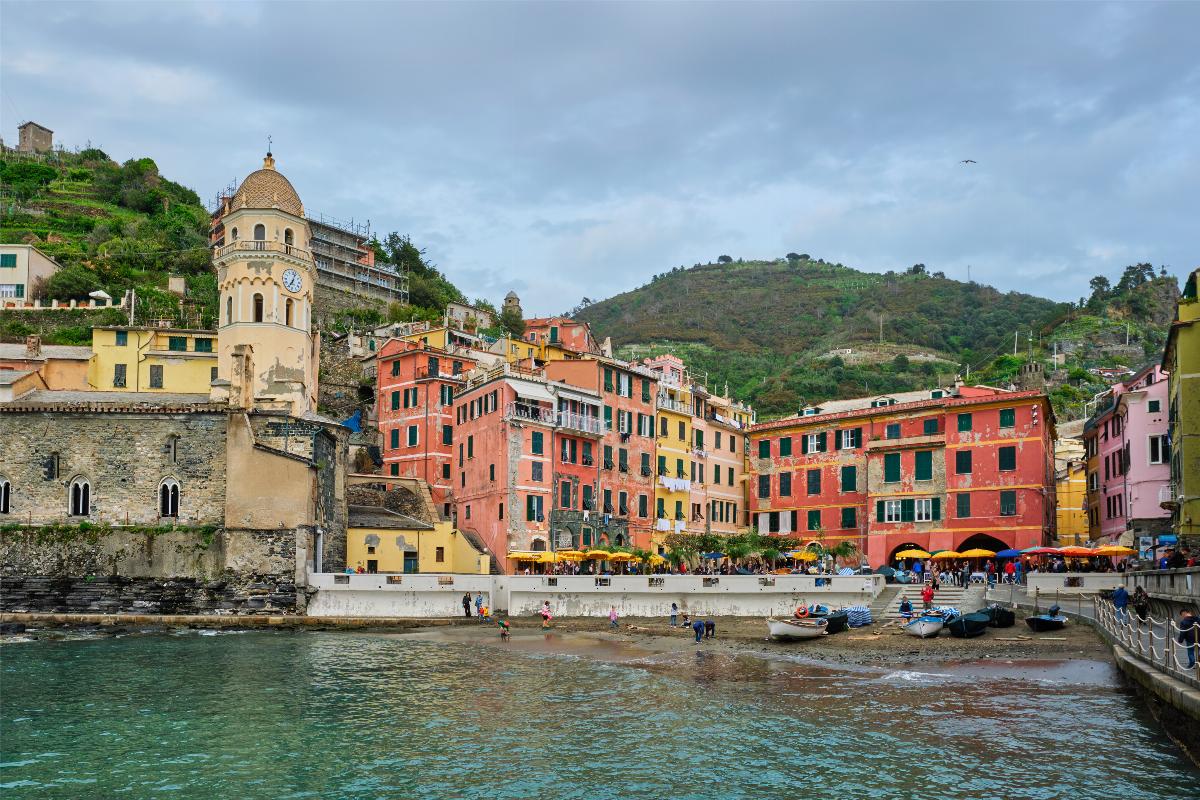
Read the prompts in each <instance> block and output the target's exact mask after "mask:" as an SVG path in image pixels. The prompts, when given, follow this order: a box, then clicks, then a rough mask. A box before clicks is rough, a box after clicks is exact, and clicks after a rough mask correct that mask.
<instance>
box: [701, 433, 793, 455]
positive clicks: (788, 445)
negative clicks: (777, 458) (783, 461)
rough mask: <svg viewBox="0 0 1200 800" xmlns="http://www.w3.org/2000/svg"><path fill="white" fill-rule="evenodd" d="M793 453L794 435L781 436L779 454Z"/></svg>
mask: <svg viewBox="0 0 1200 800" xmlns="http://www.w3.org/2000/svg"><path fill="white" fill-rule="evenodd" d="M701 449H703V448H701ZM791 454H792V437H790V436H781V437H779V455H781V456H790V455H791Z"/></svg>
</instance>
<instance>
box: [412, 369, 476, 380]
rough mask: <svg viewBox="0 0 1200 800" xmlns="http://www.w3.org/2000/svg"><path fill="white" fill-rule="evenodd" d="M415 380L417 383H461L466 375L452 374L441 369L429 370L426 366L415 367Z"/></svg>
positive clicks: (460, 373)
mask: <svg viewBox="0 0 1200 800" xmlns="http://www.w3.org/2000/svg"><path fill="white" fill-rule="evenodd" d="M417 380H419V381H429V380H434V381H455V382H457V383H462V382H464V381H465V380H466V375H464V374H463V373H462V372H459V373H457V374H456V373H453V372H446V371H445V370H442V369H430V368H429V367H428V366H424V367H417Z"/></svg>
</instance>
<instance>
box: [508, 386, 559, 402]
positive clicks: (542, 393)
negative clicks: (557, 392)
mask: <svg viewBox="0 0 1200 800" xmlns="http://www.w3.org/2000/svg"><path fill="white" fill-rule="evenodd" d="M505 383H507V384H508V385H509V387H510V388H511V389H512V390H513V391H514V392H516V393H517V397H523V398H524V399H526V400H535V401H537V402H539V403H549V404H550V405H551V406H554V405H555V402H554V395H552V394H550V390H549V389H547V388H546V387H545V386H542V385H540V384H537V383H526V382H525V381H514V380H506V381H505Z"/></svg>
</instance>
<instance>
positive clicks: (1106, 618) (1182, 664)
mask: <svg viewBox="0 0 1200 800" xmlns="http://www.w3.org/2000/svg"><path fill="white" fill-rule="evenodd" d="M1093 602H1094V604H1095V622H1096V624H1097V625H1098V626H1100V627H1101V628H1103V629H1104V631H1105V632H1107V633H1108V635H1109V636H1111V637H1112V638H1113V639H1115V640H1116V641H1117V642H1118V643H1119V644H1121V645H1122V646H1123V647H1124V648H1125V649H1126V650H1128V651H1129V652H1130V653H1131V654H1132V655H1133V656H1134V657H1136V658H1137V659H1139V660H1140V661H1144V662H1146V663H1147V664H1149V665H1151V666H1152V667H1154V668H1155V669H1157V670H1159V671H1160V672H1164V673H1166V674H1167V675H1170V676H1171V677H1172V678H1175V679H1177V680H1180V681H1183V682H1184V683H1188V684H1191V685H1192V686H1196V687H1200V671H1198V670H1197V661H1198V660H1200V646H1198V645H1197V644H1196V640H1197V638H1198V637H1200V627H1194V628H1191V629H1189V630H1186V631H1184V630H1181V629H1180V627H1179V624H1178V623H1177V622H1176V621H1175V620H1173V619H1171V618H1170V617H1164V618H1163V619H1156V618H1155V617H1154V616H1153V615H1151V614H1147V615H1146V616H1145V617H1142V616H1139V615H1138V613H1137V612H1136V611H1134V610H1133V609H1132V607H1128V608H1125V609H1118V608H1117V607H1116V606H1114V605H1113V604H1112V601H1111V600H1108V599H1107V598H1103V597H1096V598H1094V600H1093ZM1181 635H1182V638H1183V641H1182V642H1181V641H1180V638H1181ZM1189 642H1190V643H1189ZM1189 650H1190V651H1191V664H1190V665H1189V664H1188V660H1189Z"/></svg>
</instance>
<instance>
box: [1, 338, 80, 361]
mask: <svg viewBox="0 0 1200 800" xmlns="http://www.w3.org/2000/svg"><path fill="white" fill-rule="evenodd" d="M91 357H92V348H90V347H77V346H74V345H66V344H44V345H42V346H41V352H40V353H39V354H38V355H36V356H33V357H32V358H33V359H40V360H45V359H47V358H61V359H66V360H68V361H87V360H89V359H90V358H91ZM0 358H8V359H17V360H29V359H30V356H27V355H26V354H25V345H23V344H15V343H12V342H0Z"/></svg>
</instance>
